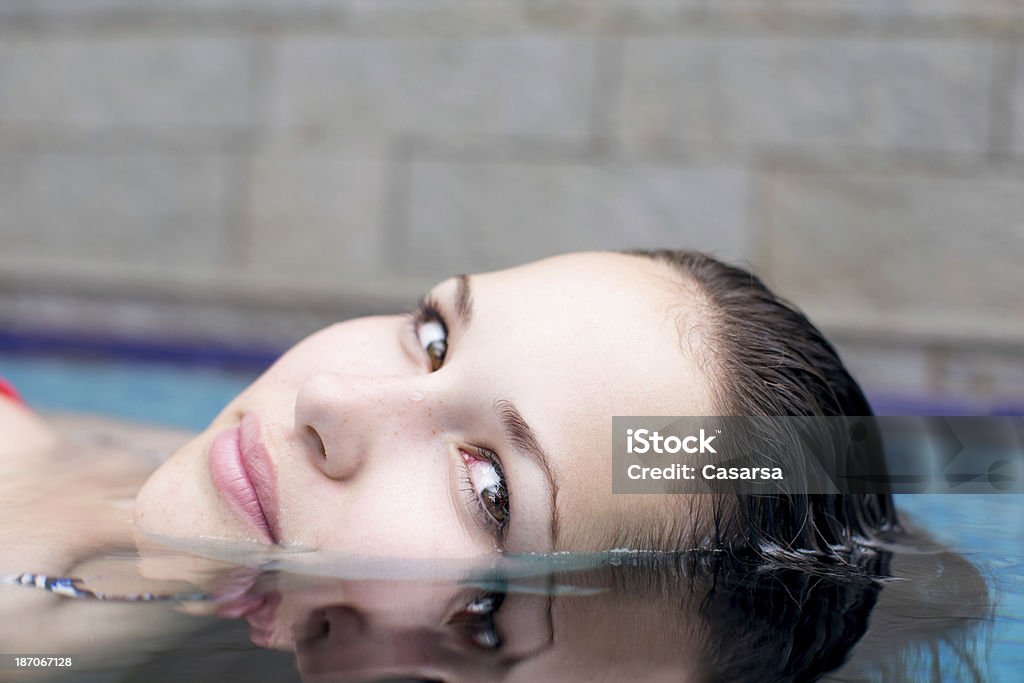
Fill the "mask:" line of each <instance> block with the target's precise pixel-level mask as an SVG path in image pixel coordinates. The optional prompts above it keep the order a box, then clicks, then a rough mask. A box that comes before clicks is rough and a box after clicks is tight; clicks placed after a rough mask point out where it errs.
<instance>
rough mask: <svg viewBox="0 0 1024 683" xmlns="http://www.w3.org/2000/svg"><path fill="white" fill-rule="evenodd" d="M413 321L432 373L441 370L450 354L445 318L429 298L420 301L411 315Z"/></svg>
mask: <svg viewBox="0 0 1024 683" xmlns="http://www.w3.org/2000/svg"><path fill="white" fill-rule="evenodd" d="M411 319H412V326H413V331H414V332H415V333H416V339H417V340H418V341H419V345H420V348H422V349H423V350H424V351H425V352H426V354H427V358H429V359H430V370H431V372H433V371H436V370H439V369H440V368H441V366H442V365H444V359H445V356H446V355H447V353H448V326H447V325H446V324H445V322H444V317H443V316H442V315H441V312H440V311H439V310H438V307H437V305H436V303H435V302H434V301H433V300H432V299H431V298H430V297H429V296H427V297H424V298H423V299H421V300H420V303H419V305H418V306H417V307H416V310H414V311H413V312H412V313H411Z"/></svg>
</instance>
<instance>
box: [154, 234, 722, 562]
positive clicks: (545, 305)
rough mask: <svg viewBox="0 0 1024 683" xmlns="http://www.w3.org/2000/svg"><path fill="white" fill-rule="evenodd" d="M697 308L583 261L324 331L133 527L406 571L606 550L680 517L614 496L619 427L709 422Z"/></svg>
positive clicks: (199, 450) (667, 272)
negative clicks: (409, 565) (487, 558)
mask: <svg viewBox="0 0 1024 683" xmlns="http://www.w3.org/2000/svg"><path fill="white" fill-rule="evenodd" d="M689 291H691V289H690V288H689V287H687V286H686V285H685V283H684V281H683V280H682V279H681V278H680V277H679V276H678V275H677V274H676V273H675V272H674V271H673V270H671V269H670V268H669V267H668V266H665V265H662V264H660V263H656V262H654V261H651V260H649V259H646V258H641V257H635V256H627V255H622V254H614V253H581V254H570V255H565V256H558V257H554V258H549V259H545V260H543V261H538V262H535V263H531V264H527V265H525V266H521V267H518V268H511V269H509V270H503V271H498V272H493V273H486V274H480V275H472V276H469V277H458V278H451V279H448V280H445V281H444V282H441V283H440V284H438V285H437V286H436V287H434V288H433V289H432V290H431V291H430V293H429V295H428V297H427V302H428V305H427V306H426V307H425V308H423V309H421V311H420V312H419V313H418V314H417V315H416V317H415V318H412V319H410V318H409V317H408V316H400V315H399V316H380V317H370V318H360V319H356V320H350V321H347V322H344V323H340V324H337V325H333V326H331V327H328V328H326V329H324V330H321V331H320V332H317V333H316V334H313V335H312V336H310V337H308V338H307V339H305V340H304V341H302V342H300V343H299V344H298V345H296V346H295V347H294V348H292V349H291V350H290V351H288V352H287V353H285V354H284V356H282V357H281V358H280V359H279V360H278V361H277V362H276V363H275V364H274V365H273V366H272V367H271V368H270V369H269V370H267V372H266V373H264V374H263V375H262V376H261V377H260V378H259V379H258V380H256V382H254V383H253V384H252V385H251V386H249V387H248V388H247V389H246V390H245V391H243V392H242V393H241V394H240V395H239V396H238V397H236V398H235V399H234V400H233V401H232V402H231V403H230V404H229V405H228V406H227V407H226V408H225V409H224V410H223V411H222V412H221V414H220V415H219V416H218V417H217V418H216V419H215V420H214V422H213V423H212V424H211V425H210V426H209V427H208V428H207V429H206V431H204V432H203V433H201V434H199V435H198V436H197V437H196V438H195V439H193V440H192V441H191V442H189V443H188V444H186V445H185V446H184V447H183V448H182V449H181V450H179V451H178V452H177V453H175V454H174V455H173V456H172V457H171V458H170V459H169V460H168V461H167V462H166V463H164V465H162V466H161V467H160V469H159V470H157V472H156V473H154V474H153V476H152V477H151V478H150V479H149V481H148V482H147V483H146V485H145V486H144V487H143V489H142V491H141V492H140V493H139V496H138V499H137V502H136V508H135V520H136V524H137V527H138V528H139V529H140V530H141V531H143V532H150V533H156V534H161V535H170V536H184V537H192V538H195V537H205V538H216V539H232V540H251V541H256V542H262V543H267V544H270V543H277V544H280V545H283V546H295V547H302V548H305V549H310V550H339V551H344V552H349V553H353V554H358V555H383V556H394V557H467V556H477V555H482V554H486V553H489V552H493V551H494V550H495V549H503V550H508V551H511V552H550V551H554V550H573V551H590V550H599V549H602V548H604V547H607V544H608V543H610V542H611V540H612V539H614V538H615V537H616V536H617V535H618V534H621V533H622V532H623V530H626V529H633V528H637V527H638V526H639V525H640V524H641V523H645V520H646V523H651V524H656V523H658V521H657V520H658V519H661V517H660V515H663V514H665V512H664V510H665V509H666V506H665V501H664V500H659V499H661V496H656V495H640V496H630V495H625V494H612V469H611V443H612V439H611V425H612V421H611V418H612V416H613V415H703V414H710V413H711V403H710V399H709V396H710V392H709V390H708V384H707V380H706V379H705V378H704V377H703V375H702V373H701V371H700V370H699V368H698V365H697V363H696V362H695V361H694V359H693V356H692V352H691V344H692V343H694V341H693V340H694V339H699V338H700V335H699V334H693V332H694V331H697V332H699V327H696V328H695V327H694V326H695V325H697V326H699V324H700V320H699V319H698V316H699V315H700V308H699V307H698V306H696V305H694V299H693V297H692V296H690V295H688V294H687V292H689Z"/></svg>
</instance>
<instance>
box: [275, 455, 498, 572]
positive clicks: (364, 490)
mask: <svg viewBox="0 0 1024 683" xmlns="http://www.w3.org/2000/svg"><path fill="white" fill-rule="evenodd" d="M424 464H427V463H424ZM365 475H366V476H363V477H360V478H359V479H358V480H357V481H352V482H328V484H327V485H326V486H322V485H318V486H317V487H316V491H315V492H310V493H311V494H312V495H309V497H308V498H307V500H309V503H308V504H307V506H306V507H305V509H304V510H302V511H301V515H300V514H298V513H299V512H300V511H299V510H296V511H295V512H296V513H297V516H299V517H301V520H302V521H301V522H300V524H301V525H302V526H303V528H302V529H300V530H299V531H298V535H299V536H307V535H308V537H309V538H310V544H311V545H313V546H314V547H316V548H318V549H320V550H324V551H332V550H333V551H338V552H344V553H351V554H354V555H360V556H367V555H369V556H389V557H414V558H423V557H470V556H476V555H479V554H480V553H481V547H480V546H479V545H478V544H477V543H475V542H473V539H471V538H470V536H469V535H468V534H467V532H466V529H465V527H464V526H463V523H462V521H461V519H462V518H461V517H460V516H459V514H458V512H457V510H456V508H455V507H454V505H459V504H461V500H460V499H459V498H455V499H454V500H453V499H452V494H451V493H450V486H451V484H450V482H449V480H448V476H449V474H448V471H447V470H443V469H442V468H441V466H434V467H427V466H420V467H416V466H403V465H402V463H401V462H394V463H382V464H379V465H377V466H375V467H373V469H372V471H369V472H366V473H365ZM456 495H461V494H458V493H456Z"/></svg>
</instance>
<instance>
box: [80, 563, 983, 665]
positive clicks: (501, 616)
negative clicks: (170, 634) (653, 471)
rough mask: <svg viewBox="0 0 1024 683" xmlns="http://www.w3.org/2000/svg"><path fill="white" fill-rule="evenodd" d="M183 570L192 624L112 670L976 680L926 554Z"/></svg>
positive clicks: (945, 580) (965, 590)
mask: <svg viewBox="0 0 1024 683" xmlns="http://www.w3.org/2000/svg"><path fill="white" fill-rule="evenodd" d="M802 564H803V565H805V566H806V568H800V567H801V565H802ZM810 567H813V569H810ZM865 570H866V571H865ZM865 573H870V574H872V575H874V576H876V577H887V578H882V579H877V580H872V579H866V578H864V576H865ZM199 582H200V583H204V584H205V586H204V587H205V589H206V593H207V595H208V598H209V599H207V600H205V601H199V602H182V603H180V605H179V606H178V609H179V611H183V612H187V613H188V614H191V615H192V620H193V621H194V623H195V624H196V625H197V626H198V628H197V629H195V630H192V631H190V632H188V633H179V634H178V635H177V636H175V638H169V639H167V640H164V641H162V642H161V643H160V645H159V647H151V650H150V652H148V653H147V655H146V657H143V658H141V659H142V661H135V662H133V663H132V664H131V666H127V667H124V668H123V669H122V670H121V671H119V672H118V673H119V677H120V679H121V680H128V681H136V680H137V681H143V680H144V681H150V682H155V681H171V680H184V679H185V678H187V679H188V680H221V679H222V678H225V677H226V678H231V679H236V678H238V677H239V676H241V675H244V676H245V677H246V678H247V679H248V680H257V681H259V680H299V679H301V680H303V681H307V682H313V681H316V682H318V683H319V682H327V681H378V680H410V679H411V680H424V679H425V680H445V681H547V680H552V681H554V680H558V681H572V680H580V681H589V680H609V681H621V680H636V681H808V680H816V679H818V678H819V677H821V676H823V675H826V674H827V673H828V672H833V675H838V676H839V678H837V679H836V680H885V681H891V680H922V677H923V679H924V680H982V677H981V674H980V673H978V671H977V669H976V666H977V660H978V655H977V647H976V646H977V638H978V637H979V636H981V635H983V634H984V630H980V631H979V630H978V629H972V628H969V625H970V624H972V623H974V622H975V621H977V620H978V619H979V618H980V617H985V616H986V615H987V613H988V607H987V592H986V588H985V584H984V582H983V581H982V580H981V578H980V576H979V575H978V573H977V571H976V570H975V569H974V568H973V567H972V566H971V565H970V564H969V563H967V562H966V561H965V560H963V559H962V558H961V557H959V556H957V555H955V554H951V553H948V552H943V551H941V550H938V549H934V548H924V549H910V548H905V547H904V548H901V551H900V552H898V553H893V552H880V553H876V554H873V555H870V556H865V557H864V558H862V559H861V561H860V563H859V567H857V568H851V567H848V566H836V567H833V568H830V569H827V570H823V569H822V568H821V566H820V564H813V565H812V564H810V563H804V562H802V561H801V558H799V557H794V558H792V562H791V563H789V566H788V567H787V568H771V567H766V566H764V565H763V564H756V565H755V564H753V563H750V562H744V561H741V560H739V559H737V558H729V557H725V556H724V555H720V554H700V555H696V554H689V553H688V554H676V555H664V554H662V555H654V554H625V553H619V554H608V555H604V556H601V557H598V558H588V560H587V561H586V562H584V563H582V566H581V562H580V561H579V560H578V559H576V560H573V561H570V560H569V559H568V558H545V559H542V560H540V559H539V560H536V561H531V562H528V563H526V564H518V565H517V564H514V563H503V564H498V565H496V566H492V567H489V568H487V569H485V570H481V571H476V572H474V573H473V574H471V575H469V576H461V577H459V578H451V577H447V578H437V577H435V578H422V577H421V578H418V579H415V580H410V579H400V578H334V577H327V576H311V575H309V574H304V573H297V572H294V571H285V570H281V569H274V570H269V571H267V570H263V571H260V570H257V569H242V568H237V567H236V568H234V569H231V570H229V571H224V572H220V573H218V574H217V575H216V576H214V577H213V578H212V579H202V580H200V581H199ZM99 606H100V605H97V607H99ZM134 607H136V608H140V609H141V608H143V606H140V605H135V606H134ZM148 607H149V608H151V609H152V608H160V609H166V608H165V607H158V606H157V605H149V606H148ZM122 616H123V615H122ZM197 617H198V619H197ZM126 647H128V648H132V647H135V648H138V645H134V646H133V645H127V646H126ZM851 652H853V653H854V654H853V655H852V656H851ZM944 652H945V653H947V654H943V653H944ZM949 652H952V655H953V656H952V658H951V659H950V658H949V657H948V653H949ZM111 661H114V660H111ZM953 667H955V670H954V668H953ZM111 668H116V667H114V666H113V664H112V665H111ZM836 670H838V671H839V672H840V673H839V674H835V671H836ZM82 673H83V672H82V671H79V672H78V674H79V675H82Z"/></svg>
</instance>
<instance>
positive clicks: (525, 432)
mask: <svg viewBox="0 0 1024 683" xmlns="http://www.w3.org/2000/svg"><path fill="white" fill-rule="evenodd" d="M455 312H456V314H457V315H458V317H459V322H460V323H461V324H462V328H463V333H465V331H466V330H468V329H469V326H470V324H471V323H472V322H473V290H472V286H471V285H470V276H469V275H458V276H456V285H455ZM494 413H495V415H496V416H497V417H498V421H499V423H500V424H501V427H502V430H503V431H504V432H505V439H506V440H507V441H508V442H509V443H510V444H512V446H513V447H514V448H516V449H518V450H520V451H521V452H522V453H523V454H524V455H526V457H528V458H529V459H530V460H531V461H532V462H533V463H534V464H535V465H536V466H537V467H538V468H540V471H541V473H543V475H544V479H545V480H546V482H547V487H548V493H549V497H550V499H551V502H550V510H551V520H550V523H549V533H550V534H551V549H552V550H554V549H555V548H557V547H558V527H559V514H558V479H557V478H556V477H555V472H554V470H553V469H552V467H551V458H550V457H549V456H548V454H547V453H546V452H545V451H544V449H543V448H541V445H540V441H539V440H538V439H537V434H536V432H534V431H533V429H532V428H531V427H530V424H529V423H528V422H527V421H526V420H525V419H524V418H523V414H522V413H520V412H519V409H518V408H516V405H515V404H514V403H513V402H512V401H510V400H508V399H505V398H499V399H497V400H495V401H494Z"/></svg>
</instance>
